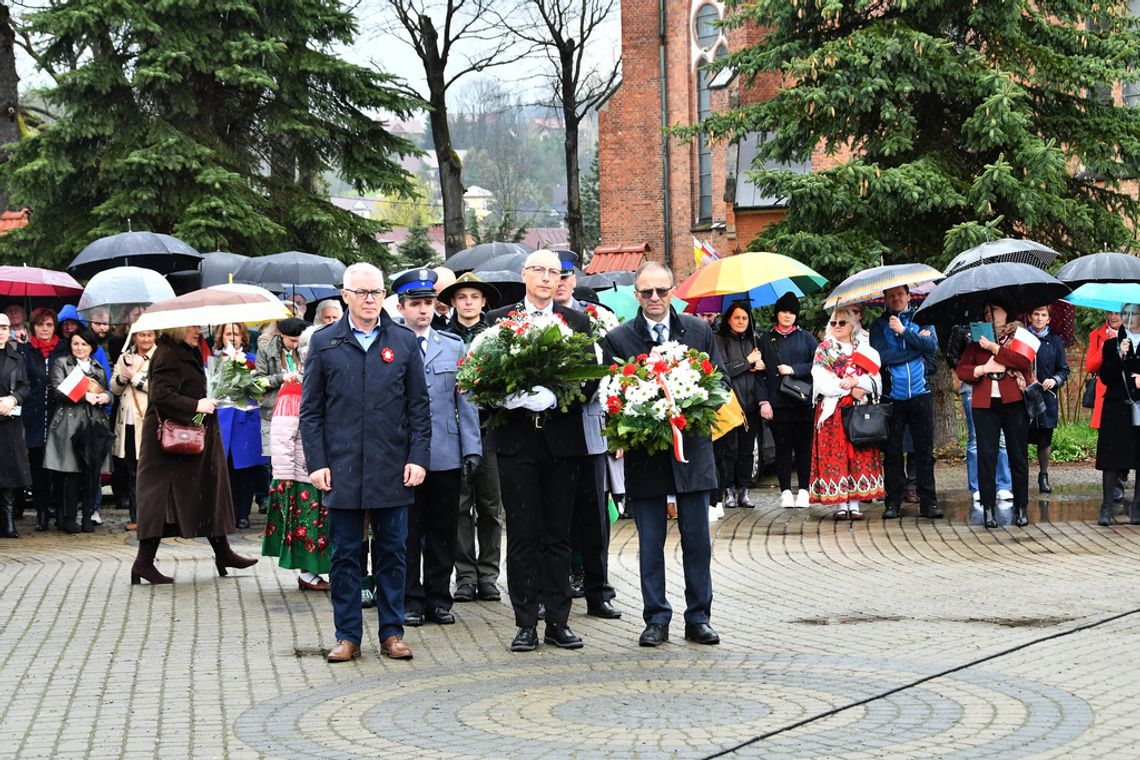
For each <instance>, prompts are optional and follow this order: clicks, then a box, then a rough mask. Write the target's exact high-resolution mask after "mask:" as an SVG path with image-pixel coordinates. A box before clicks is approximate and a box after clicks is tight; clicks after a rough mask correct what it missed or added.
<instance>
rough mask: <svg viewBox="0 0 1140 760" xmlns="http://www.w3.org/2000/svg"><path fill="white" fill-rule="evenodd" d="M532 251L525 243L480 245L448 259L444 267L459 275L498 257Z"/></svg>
mask: <svg viewBox="0 0 1140 760" xmlns="http://www.w3.org/2000/svg"><path fill="white" fill-rule="evenodd" d="M532 251H534V249H533V248H531V247H530V246H529V245H527V244H525V243H480V244H479V245H477V246H474V247H472V248H468V249H466V250H463V251H459V252H458V253H456V254H454V255H453V256H450V257H448V259H447V261H445V262H443V265H444V266H445V267H447V268H448V269H450V270H452V271H453V272H455V273H456V274H459V273H461V272H470V271H471V270H472V269H475V268H476V267H477V266H479V265H480V264H485V263H487V262H488V261H489V260H491V259H493V258H495V257H496V256H506V255H507V254H511V253H531V252H532Z"/></svg>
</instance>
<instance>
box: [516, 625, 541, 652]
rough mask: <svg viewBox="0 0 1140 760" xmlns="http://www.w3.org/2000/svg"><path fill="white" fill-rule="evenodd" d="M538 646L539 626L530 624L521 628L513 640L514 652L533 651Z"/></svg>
mask: <svg viewBox="0 0 1140 760" xmlns="http://www.w3.org/2000/svg"><path fill="white" fill-rule="evenodd" d="M537 647H538V628H537V627H535V626H533V625H530V626H523V627H522V628H519V632H518V633H516V634H515V638H514V639H513V640H512V641H511V651H512V652H533V651H534V650H535V649H536V648H537Z"/></svg>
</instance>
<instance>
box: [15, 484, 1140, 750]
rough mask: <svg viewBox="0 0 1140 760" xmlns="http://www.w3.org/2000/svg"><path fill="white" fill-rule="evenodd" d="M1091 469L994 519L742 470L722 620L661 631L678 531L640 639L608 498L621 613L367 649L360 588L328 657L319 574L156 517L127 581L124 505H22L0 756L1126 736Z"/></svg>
mask: <svg viewBox="0 0 1140 760" xmlns="http://www.w3.org/2000/svg"><path fill="white" fill-rule="evenodd" d="M1095 478H1096V473H1093V472H1091V471H1089V470H1088V469H1087V468H1067V469H1066V468H1057V469H1055V471H1054V475H1053V481H1054V483H1055V484H1056V485H1057V486H1058V487H1057V493H1055V494H1054V495H1053V497H1052V498H1050V499H1049V500H1048V501H1047V502H1041V503H1038V501H1037V494H1036V491H1035V490H1034V491H1033V492H1032V501H1031V507H1030V517H1031V519H1032V520H1033V524H1031V525H1030V526H1029V527H1028V528H1026V529H1018V528H1013V527H1002V528H999V529H998V530H995V531H992V532H988V531H986V530H985V529H983V528H981V527H980V526H979V525H978V524H977V517H978V516H977V515H972V514H971V513H970V511H969V505H968V503H967V498H966V495H965V493H964V491H963V490H962V489H959V490H958V491H957V492H954V491H951V490H947V491H946V492H945V493H944V494H943V501H944V503H945V504H946V505H947V506H948V507H949V509H948V512H949V514H948V519H947V520H943V521H931V520H921V519H918V518H917V517H915V514H914V513H915V509H914V508H913V507H911V508H910V509H908V512H907V516H905V517H904V518H903V519H902V520H900V521H892V522H889V523H884V522H883V521H882V520H881V519H879V512H880V509H881V507H880V508H875V507H871V508H870V509H869V510H868V515H867V519H866V520H865V521H863V522H859V523H846V522H844V523H836V522H834V521H832V520H831V519H830V518H829V517H828V516H827V515H826V514H825V513H824V511H823V510H818V509H812V510H781V509H779V508H778V507H777V506H776V502H777V495H776V492H775V491H774V490H773V489H770V488H765V489H758V490H756V491H754V492H753V498H754V499H756V500H757V501H758V502H759V503H760V504H761V506H760V507H759V508H758V509H755V510H728V515H727V516H726V517H725V519H723V520H721V521H719V522H717V523H715V524H713V525H712V531H713V536H714V539H713V540H714V558H713V562H714V566H713V574H714V589H715V593H716V596H715V600H714V605H713V621H712V622H713V625H714V626H715V627H716V629H717V630H718V631H719V633H720V634H721V637H722V641H723V643H722V644H721V645H720V646H717V647H702V646H698V645H695V644H691V643H688V642H685V641H684V640H683V639H682V636H681V634H682V620H681V615H680V612H679V610H680V609H682V608H683V605H684V602H683V594H682V591H681V588H682V579H681V570H680V553H679V548H678V546H677V544H676V540H675V530H674V531H672V533H673V536H672V540H671V542H670V544H669V547H668V549H667V551H668V556H669V571H670V574H669V579H668V580H669V584H670V596H671V599H672V601H673V604H674V606H675V607H676V608H678V613H677V616H676V619H675V620H674V625H673V630H672V634H673V636H672V641H671V642H670V643H669V644H667V645H665V646H663V647H661V648H659V649H655V650H645V649H640V648H639V647H638V646H637V644H636V639H637V636H638V634H639V633H640V631H641V627H642V622H641V618H640V614H639V604H638V601H639V592H638V585H637V583H638V580H637V535H636V532H635V531H634V529H633V525H632V523H631V521H627V520H622V521H620V522H619V523H618V524H617V525H616V526H615V528H614V533H613V544H612V551H611V564H610V567H611V576H612V581H613V583H614V585H615V586H616V588H617V591H618V599H617V600H616V603H617V604H618V605H619V606H620V607H621V608H622V609H623V610H624V611H625V617H624V618H623V619H622V620H620V621H603V620H599V619H596V618H591V617H586V616H585V614H584V613H585V607H584V605H583V603H582V601H581V600H578V601H576V602H575V606H574V612H573V614H572V617H571V621H570V622H571V625H572V627H573V629H574V630H575V631H576V632H578V633H580V634H581V635H582V636H583V637H584V638H585V640H586V647H585V648H584V649H581V650H577V651H561V650H557V649H555V648H553V647H549V646H546V647H540V649H539V651H538V652H535V653H530V654H515V655H512V654H511V653H510V652H508V651H507V642H508V641H509V638H510V637H511V635H513V633H514V629H513V626H512V616H511V613H510V608H509V606H508V604H507V603H506V601H505V600H504V602H502V603H486V602H478V603H470V604H460V605H456V614H457V617H458V620H459V622H458V624H456V625H452V626H433V625H429V626H426V627H423V628H420V629H409V632H408V636H407V640H408V642H409V644H410V645H411V646H412V648H413V649H414V651H415V659H414V660H413V661H411V662H393V661H387V660H382V659H381V658H380V657H379V655H378V653H377V641H376V637H375V634H376V630H375V617H374V615H367V616H366V618H365V619H366V635H367V640H366V642H365V644H364V651H365V654H364V657H363V658H361V659H360V660H357V661H355V662H354V663H351V664H345V665H337V666H333V665H329V664H327V663H326V662H325V661H324V659H323V656H322V655H323V650H327V648H328V647H329V646H330V645H331V644H333V643H334V642H333V628H332V620H331V612H330V608H329V604H328V600H327V597H326V596H324V595H322V594H319V593H312V592H302V591H299V590H298V588H297V583H296V576H295V574H294V573H292V572H290V571H282V570H278V569H277V568H276V567H275V566H274V563H272V562H270V561H267V560H264V561H262V562H261V563H260V564H258V565H257V566H256V568H253V569H251V570H247V571H237V572H233V573H231V575H230V576H229V577H227V578H218V577H217V576H216V575H215V574H214V572H213V563H212V557H211V552H210V549H209V546H208V545H207V544H206V543H205V542H204V541H167V542H164V543H163V548H162V549H161V550H160V552H159V559H158V561H159V567H160V569H162V570H163V571H164V572H167V573H170V572H173V574H174V576H175V578H176V582H175V584H174V585H173V586H162V587H151V586H147V585H143V586H134V587H132V586H130V585H129V567H130V563H131V560H132V559H133V554H134V548H135V546H134V540H133V538H132V537H131V536H130V534H127V533H126V532H124V531H123V530H122V529H121V525H122V523H123V521H124V517H123V515H124V514H125V513H122V512H118V511H113V512H111V513H109V514H110V516H111V517H110V519H108V526H107V527H105V528H104V529H101V531H100V532H99V533H97V534H96V535H94V536H82V535H81V536H64V535H61V534H56V533H51V534H35V533H32V532H31V520H30V519H25V520H24V521H22V522H21V523H20V527H21V529H22V531H23V532H24V536H25V537H24V538H23V539H21V540H19V541H5V542H0V572H2V577H3V578H4V585H3V587H2V588H3V590H2V592H0V686H2V688H0V716H2V717H0V737H3V741H0V757H3V758H8V757H21V758H25V757H26V758H40V757H42V758H49V757H50V758H70V757H98V758H104V757H139V758H151V757H159V758H182V757H193V758H205V757H232V758H245V757H275V758H276V757H280V758H293V757H321V758H326V759H328V760H332V759H333V758H354V757H397V756H402V757H463V758H477V757H524V758H525V757H540V756H541V757H547V756H556V757H603V756H612V757H659V756H663V755H670V756H677V757H704V756H709V755H713V754H715V753H718V752H722V751H730V750H731V756H733V757H764V758H773V757H777V758H783V757H788V758H792V757H796V758H808V757H843V758H869V757H906V758H918V757H938V758H970V757H978V758H982V757H984V758H1013V757H1052V758H1060V757H1065V758H1081V757H1097V758H1110V757H1120V758H1135V757H1137V756H1140V725H1137V720H1136V714H1137V713H1136V711H1137V705H1138V701H1140V699H1138V698H1140V660H1138V659H1137V658H1136V657H1135V656H1134V653H1135V652H1136V651H1137V647H1138V646H1140V611H1138V610H1140V591H1138V589H1137V583H1136V579H1137V577H1138V571H1140V563H1138V561H1137V558H1138V556H1140V528H1134V527H1131V526H1128V525H1118V526H1114V527H1112V528H1107V529H1106V528H1098V527H1097V526H1096V524H1095V505H1096V502H1097V499H1096V494H1095V491H1094V486H1093V483H1094V481H1095ZM963 479H964V475H963V473H962V469H961V468H960V467H956V468H943V469H941V470H940V472H939V482H940V483H943V484H954V483H961V482H962V481H963ZM1006 519H1007V521H1008V514H1007V515H1006ZM971 520H973V522H971ZM254 528H255V529H254V530H251V531H248V532H246V533H245V534H244V535H242V536H240V537H235V540H234V544H235V547H236V548H238V550H239V551H244V552H246V553H256V552H257V550H258V547H259V541H260V539H259V537H258V532H257V530H256V528H257V525H256V524H255V526H254ZM757 737H760V738H757Z"/></svg>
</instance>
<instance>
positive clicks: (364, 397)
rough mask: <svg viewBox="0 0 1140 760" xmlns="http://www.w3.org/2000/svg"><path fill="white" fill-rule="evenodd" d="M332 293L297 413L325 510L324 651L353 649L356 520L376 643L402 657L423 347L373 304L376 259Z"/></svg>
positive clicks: (421, 451)
mask: <svg viewBox="0 0 1140 760" xmlns="http://www.w3.org/2000/svg"><path fill="white" fill-rule="evenodd" d="M341 293H342V295H343V296H344V300H345V301H347V302H348V313H347V314H346V315H345V316H344V317H342V318H341V320H340V321H339V322H335V323H333V324H330V325H327V326H325V327H323V328H321V329H320V330H318V331H317V332H316V333H314V334H313V337H312V340H311V341H310V343H309V356H308V358H307V360H306V362H305V379H304V386H303V392H302V396H301V423H300V424H301V440H302V442H303V444H304V448H305V460H306V462H307V463H308V467H309V470H310V477H311V479H312V481H313V485H314V486H315V487H317V488H319V489H320V490H321V491H323V492H324V494H323V496H322V497H321V500H322V502H323V504H324V505H325V506H326V507H327V508H328V511H329V538H330V539H331V541H332V548H333V555H332V570H331V572H330V573H329V580H330V584H331V586H332V603H333V620H334V621H335V623H336V629H337V630H336V638H337V643H336V646H335V647H333V649H332V651H331V652H329V655H328V660H329V662H347V661H349V660H352V659H353V658H355V657H359V656H360V641H361V638H362V622H363V621H362V619H361V618H362V616H361V612H360V544H361V542H362V540H363V536H364V525H365V521H367V522H369V523H370V524H371V526H372V534H373V538H374V541H375V545H376V558H375V560H374V562H373V571H374V573H375V581H376V591H377V593H376V596H377V605H376V608H377V611H378V613H379V616H380V635H379V638H380V652H381V654H383V655H385V656H387V657H391V658H393V659H411V657H412V651H411V649H409V648H408V646H407V645H406V644H405V643H404V640H403V639H404V590H405V589H404V586H405V581H404V578H405V575H406V572H407V559H406V551H407V541H408V508H409V506H410V505H411V504H412V502H413V501H414V499H415V490H414V489H415V487H416V486H418V485H419V484H420V483H422V482H423V479H424V475H425V474H426V473H427V466H428V461H429V455H430V448H431V411H430V399H429V398H428V391H427V383H426V382H425V380H424V365H423V356H422V354H421V353H420V348H419V344H418V342H417V341H416V336H415V335H414V334H413V333H412V331H411V330H409V329H407V328H406V327H403V326H402V325H397V324H396V323H395V322H393V321H392V319H391V318H390V317H389V316H388V315H387V314H384V313H383V312H382V310H381V303H382V302H383V301H384V275H383V273H382V272H381V271H380V270H379V269H377V268H376V267H375V266H373V265H371V264H366V263H356V264H353V265H352V266H350V267H349V268H348V269H347V270H345V273H344V289H343V290H342V291H341Z"/></svg>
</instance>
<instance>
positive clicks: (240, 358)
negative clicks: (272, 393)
mask: <svg viewBox="0 0 1140 760" xmlns="http://www.w3.org/2000/svg"><path fill="white" fill-rule="evenodd" d="M266 390H268V389H267V387H266V385H265V380H263V379H262V378H260V377H254V376H253V369H252V368H251V367H250V366H249V362H247V361H246V357H245V354H244V353H242V352H241V351H236V352H231V351H223V352H222V353H220V354H218V355H217V356H216V357H215V358H214V364H213V367H211V369H210V372H209V374H207V375H206V396H207V397H208V398H212V399H213V400H214V401H216V402H217V404H218V406H235V407H243V408H244V407H249V406H250V405H252V404H253V403H254V402H256V401H257V400H258V399H260V398H261V397H262V396H264V395H265V391H266ZM205 418H206V416H205V415H204V414H202V413H200V412H199V413H198V414H195V415H194V424H195V425H201V424H202V421H203V420H204V419H205Z"/></svg>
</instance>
